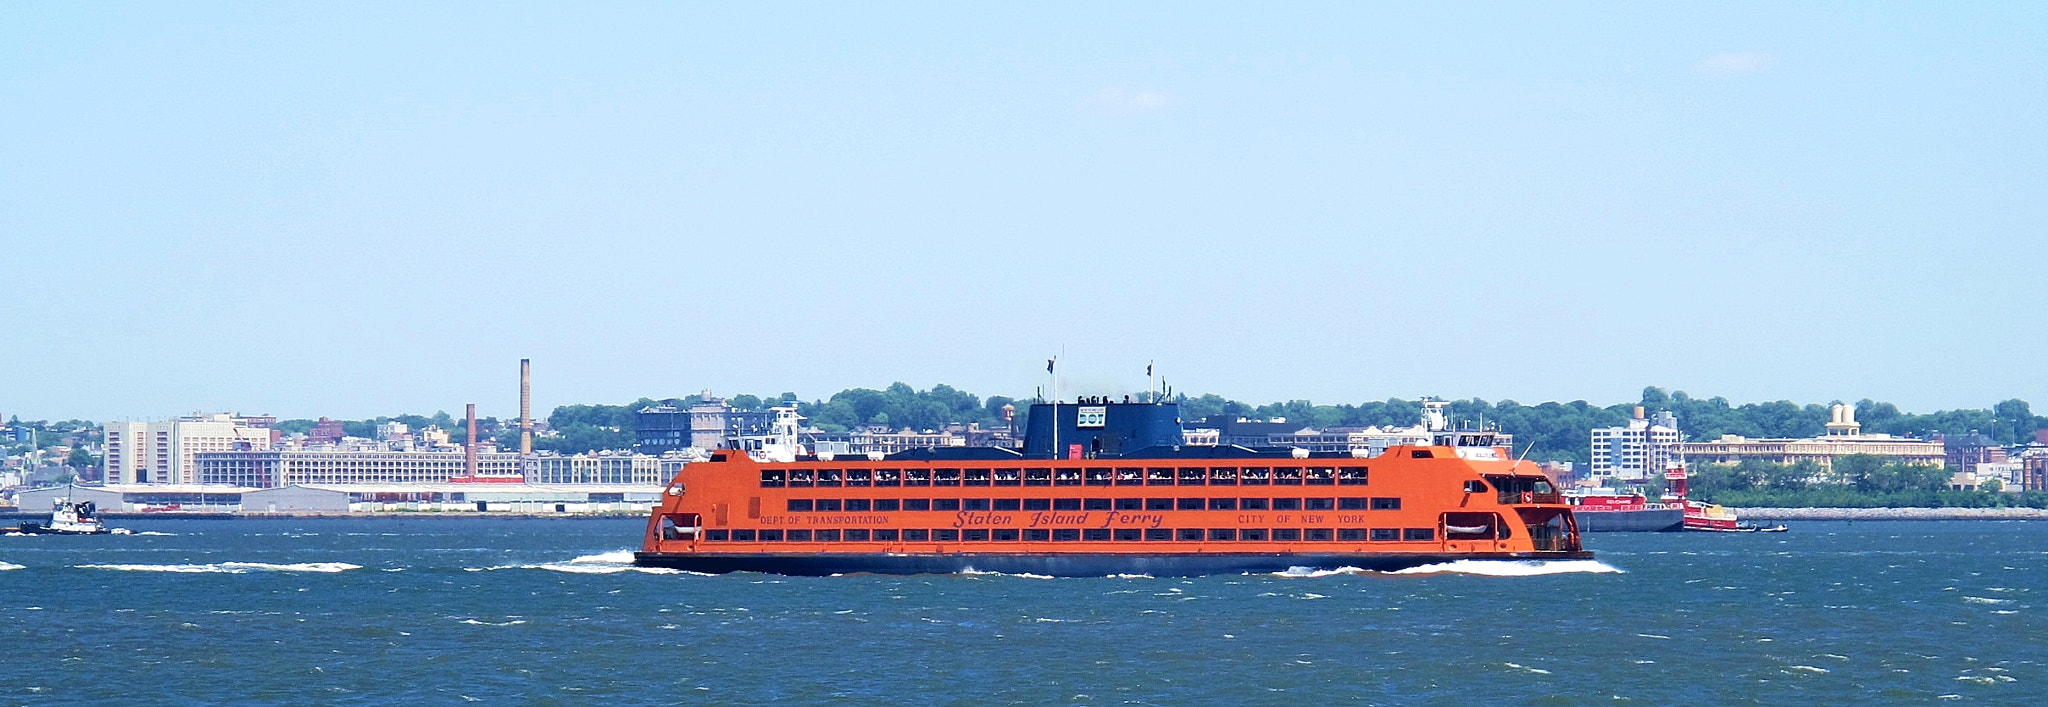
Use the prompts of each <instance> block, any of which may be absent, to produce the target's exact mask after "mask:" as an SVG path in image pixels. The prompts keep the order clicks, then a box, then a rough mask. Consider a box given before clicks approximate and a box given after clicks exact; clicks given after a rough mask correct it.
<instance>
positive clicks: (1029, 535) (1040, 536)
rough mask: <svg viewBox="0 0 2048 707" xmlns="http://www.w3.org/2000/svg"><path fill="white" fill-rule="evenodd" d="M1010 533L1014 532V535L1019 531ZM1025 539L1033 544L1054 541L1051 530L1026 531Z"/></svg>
mask: <svg viewBox="0 0 2048 707" xmlns="http://www.w3.org/2000/svg"><path fill="white" fill-rule="evenodd" d="M1010 532H1013V533H1014V532H1017V531H1014V530H1013V531H1010ZM1024 539H1025V540H1029V541H1032V542H1042V541H1045V540H1051V539H1052V531H1050V530H1026V531H1024Z"/></svg>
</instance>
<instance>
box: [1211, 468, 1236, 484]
mask: <svg viewBox="0 0 2048 707" xmlns="http://www.w3.org/2000/svg"><path fill="white" fill-rule="evenodd" d="M1209 484H1210V485H1212V486H1236V485H1237V470H1236V469H1232V468H1230V467H1227V466H1226V467H1218V468H1215V469H1210V470H1209Z"/></svg>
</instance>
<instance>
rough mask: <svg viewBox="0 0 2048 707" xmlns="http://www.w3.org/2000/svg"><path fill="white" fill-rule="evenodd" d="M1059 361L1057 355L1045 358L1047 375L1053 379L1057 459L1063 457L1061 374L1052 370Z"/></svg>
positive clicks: (1053, 443) (1053, 413)
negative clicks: (1061, 443) (1061, 439)
mask: <svg viewBox="0 0 2048 707" xmlns="http://www.w3.org/2000/svg"><path fill="white" fill-rule="evenodd" d="M1058 361H1059V359H1058V358H1057V357H1055V358H1048V359H1046V360H1045V376H1046V377H1047V378H1051V379H1052V458H1053V459H1055V460H1058V459H1059V458H1060V457H1061V455H1060V376H1059V374H1058V373H1054V372H1053V370H1052V367H1053V364H1054V363H1056V362H1058Z"/></svg>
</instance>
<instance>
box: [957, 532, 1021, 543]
mask: <svg viewBox="0 0 2048 707" xmlns="http://www.w3.org/2000/svg"><path fill="white" fill-rule="evenodd" d="M992 535H994V536H995V539H996V540H998V541H1001V542H1006V543H1013V542H1017V531H1016V529H1014V528H1011V529H1000V530H996V531H995V532H993V533H992ZM968 539H969V540H972V539H973V538H968Z"/></svg>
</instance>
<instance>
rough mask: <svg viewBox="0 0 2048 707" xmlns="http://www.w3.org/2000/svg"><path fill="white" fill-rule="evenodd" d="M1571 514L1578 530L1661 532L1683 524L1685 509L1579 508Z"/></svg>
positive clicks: (1681, 526)
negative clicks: (1596, 509)
mask: <svg viewBox="0 0 2048 707" xmlns="http://www.w3.org/2000/svg"><path fill="white" fill-rule="evenodd" d="M1572 516H1573V517H1574V518H1576V519H1578V522H1579V530H1580V531H1581V532H1587V533H1663V532H1670V531H1675V530H1679V529H1681V528H1683V527H1684V526H1685V510H1684V509H1682V508H1659V509H1647V510H1640V511H1589V510H1586V509H1584V508H1580V509H1579V511H1578V512H1577V513H1573V514H1572Z"/></svg>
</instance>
